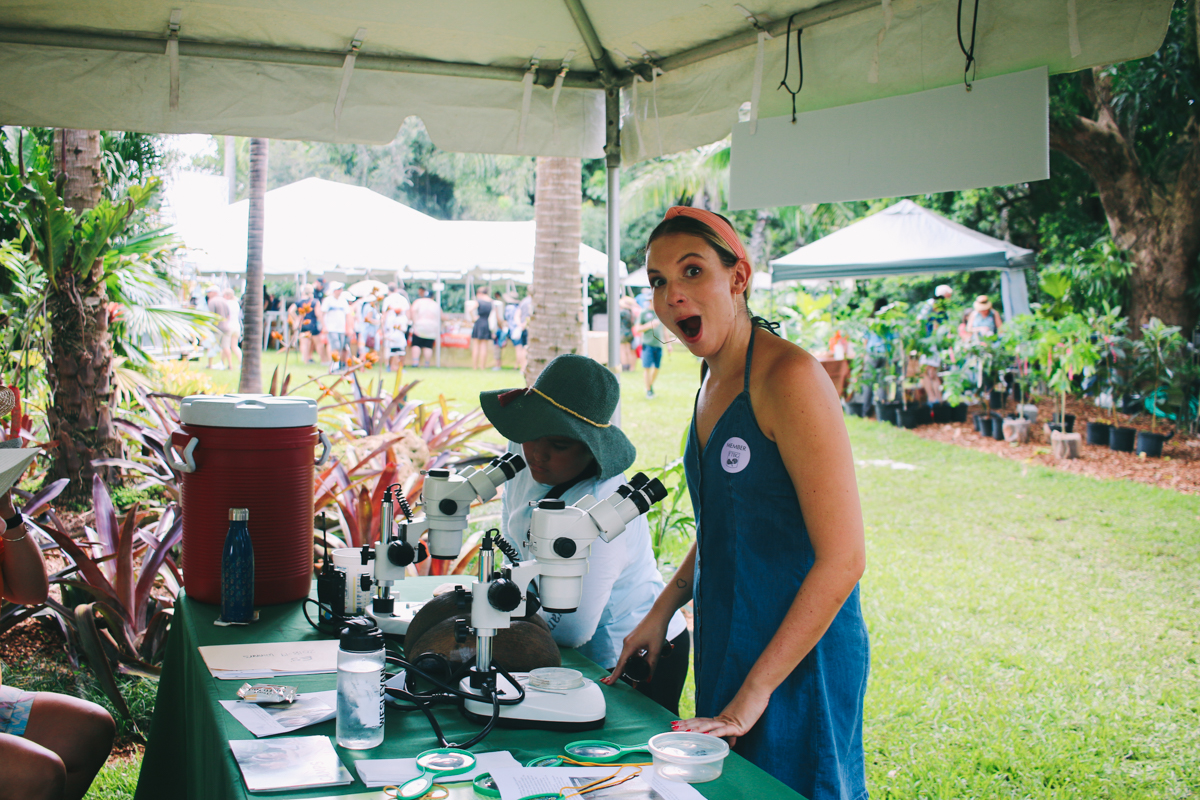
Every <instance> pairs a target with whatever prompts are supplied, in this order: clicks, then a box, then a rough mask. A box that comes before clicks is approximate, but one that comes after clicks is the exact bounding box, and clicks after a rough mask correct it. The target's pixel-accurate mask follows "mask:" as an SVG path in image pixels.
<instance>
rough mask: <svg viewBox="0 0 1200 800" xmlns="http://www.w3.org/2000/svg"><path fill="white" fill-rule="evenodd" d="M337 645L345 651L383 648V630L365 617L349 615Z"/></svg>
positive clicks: (373, 650)
mask: <svg viewBox="0 0 1200 800" xmlns="http://www.w3.org/2000/svg"><path fill="white" fill-rule="evenodd" d="M338 646H339V647H340V648H341V649H343V650H345V651H346V652H347V653H374V652H375V651H377V650H382V649H383V631H381V630H379V628H377V627H376V626H375V623H373V622H371V621H370V620H369V619H367V618H366V617H350V619H348V620H346V627H344V628H342V635H341V639H340V641H339V642H338Z"/></svg>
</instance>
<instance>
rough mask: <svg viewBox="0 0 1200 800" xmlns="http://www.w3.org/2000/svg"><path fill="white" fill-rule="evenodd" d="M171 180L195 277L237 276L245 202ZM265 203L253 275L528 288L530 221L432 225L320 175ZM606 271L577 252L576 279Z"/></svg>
mask: <svg viewBox="0 0 1200 800" xmlns="http://www.w3.org/2000/svg"><path fill="white" fill-rule="evenodd" d="M177 182H178V185H176V186H172V187H170V188H169V189H168V193H167V198H168V204H169V206H170V210H171V211H172V212H173V214H174V217H175V229H176V230H177V232H178V233H179V234H180V236H181V237H182V238H183V240H184V243H185V244H186V245H187V248H188V250H189V254H190V255H189V260H190V261H191V262H192V263H193V264H195V265H196V266H197V268H198V270H199V271H200V272H205V273H223V272H225V273H227V272H239V271H241V270H242V269H243V268H244V265H245V263H246V225H247V218H248V214H249V203H248V202H247V201H245V200H242V201H240V202H237V203H233V204H232V205H225V204H224V199H223V191H224V179H222V178H218V177H216V176H204V175H196V174H194V173H193V174H189V173H184V174H183V175H181V176H180V177H179V178H178V179H177ZM216 184H220V186H219V187H217V186H216ZM198 200H202V202H197V201H198ZM204 201H206V202H204ZM266 204H267V208H266V229H265V231H264V234H263V236H264V247H263V271H264V272H265V273H266V274H268V275H296V274H301V273H310V274H315V275H319V274H322V273H325V272H328V271H337V272H339V273H347V274H354V273H360V272H361V273H363V274H367V273H371V274H390V275H402V274H403V275H406V276H408V277H410V278H418V279H419V278H427V279H441V280H457V279H461V278H464V277H467V276H470V277H472V278H474V279H477V280H511V281H513V282H516V283H531V282H532V281H533V251H534V247H535V243H536V239H537V232H536V226H535V223H534V222H533V220H528V221H517V222H508V221H500V222H475V221H466V220H438V219H434V218H433V217H430V216H428V215H427V214H422V213H421V212H420V211H417V210H415V209H413V208H410V207H409V206H406V205H404V204H403V203H399V202H396V201H395V200H391V199H389V198H387V197H384V196H383V195H381V194H379V193H378V192H375V191H372V190H371V189H366V188H363V187H360V186H350V185H348V184H344V183H337V182H335V181H327V180H322V179H320V178H306V179H305V180H302V181H297V182H295V183H291V184H288V185H287V186H281V187H279V188H278V189H272V190H271V191H269V192H267V193H266ZM622 263H623V262H622ZM607 266H608V256H606V255H605V254H604V253H601V252H600V251H599V250H596V249H595V248H593V247H589V246H588V245H580V248H579V271H580V274H581V275H588V276H599V275H604V274H605V271H606V269H607Z"/></svg>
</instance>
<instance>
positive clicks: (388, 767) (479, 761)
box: [354, 750, 521, 788]
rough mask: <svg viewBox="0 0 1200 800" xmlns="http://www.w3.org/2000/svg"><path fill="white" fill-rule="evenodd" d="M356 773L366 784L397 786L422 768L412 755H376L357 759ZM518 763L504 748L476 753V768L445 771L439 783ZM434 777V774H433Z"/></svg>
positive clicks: (454, 781) (373, 786)
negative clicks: (381, 756)
mask: <svg viewBox="0 0 1200 800" xmlns="http://www.w3.org/2000/svg"><path fill="white" fill-rule="evenodd" d="M354 766H355V767H356V768H357V769H358V777H359V778H360V779H361V780H362V782H363V783H365V784H366V785H367V787H368V788H376V787H379V786H399V785H400V784H402V783H404V782H405V781H407V780H411V779H412V778H415V777H417V776H418V775H420V774H421V770H419V769H418V768H417V760H416V759H415V758H376V759H366V760H363V761H356V762H355V763H354ZM520 766H521V764H520V763H519V762H518V761H517V760H516V759H515V758H513V755H512V753H510V752H508V751H507V750H498V751H496V752H494V753H477V754H476V755H475V768H474V769H472V770H471V771H470V772H459V773H457V774H454V775H447V776H446V779H445V781H438V783H462V782H464V781H472V780H475V778H476V777H478V776H480V775H483V774H484V773H487V772H493V773H494V772H495V771H496V770H498V769H519V768H520ZM435 780H436V778H435Z"/></svg>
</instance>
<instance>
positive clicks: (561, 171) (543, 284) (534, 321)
mask: <svg viewBox="0 0 1200 800" xmlns="http://www.w3.org/2000/svg"><path fill="white" fill-rule="evenodd" d="M535 191H536V194H535V196H534V203H533V208H534V212H533V213H534V219H535V220H536V222H537V245H536V247H535V249H534V252H533V286H532V287H531V289H530V291H531V293H532V294H533V316H532V317H531V318H530V320H529V361H528V364H527V366H526V368H525V381H526V383H528V384H529V385H531V386H532V385H533V382H534V381H535V380H537V376H538V375H540V374H541V372H542V370H543V369H544V368H545V366H546V364H548V363H550V361H551V360H552V359H554V357H555V356H558V355H561V354H563V353H579V352H583V344H584V343H583V341H582V336H581V331H582V316H581V315H582V314H583V299H582V297H583V287H582V283H581V281H582V278H581V277H580V275H579V244H580V235H581V232H580V229H581V225H582V222H581V214H582V207H581V204H582V197H583V194H582V186H581V183H580V163H579V159H577V158H539V159H538V160H537V188H536V189H535Z"/></svg>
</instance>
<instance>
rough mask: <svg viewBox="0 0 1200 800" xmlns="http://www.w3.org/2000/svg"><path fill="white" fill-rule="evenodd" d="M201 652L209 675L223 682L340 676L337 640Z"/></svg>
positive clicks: (223, 646) (212, 647)
mask: <svg viewBox="0 0 1200 800" xmlns="http://www.w3.org/2000/svg"><path fill="white" fill-rule="evenodd" d="M197 649H198V650H199V651H200V657H201V658H203V659H204V663H205V665H206V666H207V667H208V670H209V672H211V673H212V674H213V677H214V678H220V679H221V680H246V679H247V678H276V677H279V676H282V675H316V674H319V673H323V672H337V651H338V642H337V639H314V640H311V641H305V642H265V643H262V644H221V645H205V646H204V647H200V648H197Z"/></svg>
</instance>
